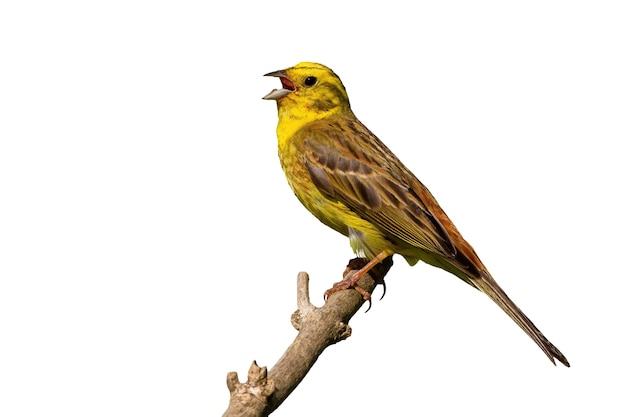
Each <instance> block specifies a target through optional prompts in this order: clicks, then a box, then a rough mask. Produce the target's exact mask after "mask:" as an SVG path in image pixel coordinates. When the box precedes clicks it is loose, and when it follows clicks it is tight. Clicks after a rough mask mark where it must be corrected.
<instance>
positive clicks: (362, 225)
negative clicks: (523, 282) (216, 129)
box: [264, 62, 569, 366]
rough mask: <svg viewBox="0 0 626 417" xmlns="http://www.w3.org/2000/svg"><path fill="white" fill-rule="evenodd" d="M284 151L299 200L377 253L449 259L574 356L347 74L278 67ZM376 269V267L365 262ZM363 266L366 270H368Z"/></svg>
mask: <svg viewBox="0 0 626 417" xmlns="http://www.w3.org/2000/svg"><path fill="white" fill-rule="evenodd" d="M266 75H269V76H275V77H279V78H280V80H281V83H282V87H283V88H281V89H279V90H273V91H272V92H271V93H269V94H268V95H266V96H265V97H264V98H265V99H271V100H276V102H277V104H278V115H279V121H278V127H277V136H278V154H279V158H280V161H281V165H282V168H283V170H284V171H285V175H286V177H287V181H288V182H289V185H290V186H291V188H292V190H293V191H294V193H295V194H296V196H297V197H298V199H299V200H300V201H301V202H302V204H303V205H304V206H305V207H306V208H307V209H308V210H309V211H310V212H311V213H312V214H313V215H315V216H316V217H317V218H318V219H319V220H321V221H322V222H323V223H324V224H326V225H327V226H329V227H332V228H333V229H335V230H337V231H338V232H340V233H342V234H344V235H346V236H348V237H349V239H350V244H351V246H352V248H353V250H354V251H355V252H356V253H357V254H359V255H360V256H364V257H365V258H367V259H368V260H370V261H372V260H373V261H372V262H370V264H372V265H370V267H371V266H373V264H374V263H376V262H380V261H381V260H382V259H384V258H385V257H387V256H390V255H392V254H395V253H397V254H400V255H402V256H403V257H404V258H405V259H406V260H407V261H408V262H409V263H410V264H411V265H414V264H415V263H416V262H417V261H419V260H422V261H424V262H427V263H429V264H431V265H434V266H437V267H440V268H443V269H445V270H446V271H448V272H451V273H452V274H454V275H456V276H457V277H459V278H461V279H462V280H463V281H465V282H467V283H468V284H470V285H472V286H473V287H475V288H478V289H479V290H481V291H482V292H484V293H485V294H487V295H488V296H489V297H490V298H491V299H492V300H493V301H494V302H496V303H497V304H498V305H499V306H500V307H501V308H502V309H503V310H504V311H505V312H506V313H507V314H508V315H509V316H510V317H511V318H512V319H513V320H514V321H515V322H516V323H517V324H518V325H519V326H520V327H521V328H522V329H523V330H524V331H525V332H526V333H527V334H528V335H529V336H530V337H531V338H532V339H533V340H534V341H535V343H537V345H539V347H540V348H541V349H542V350H543V351H544V353H545V354H546V355H547V356H548V357H549V358H550V360H551V361H552V362H553V363H554V359H555V358H556V359H557V360H559V361H560V362H561V363H563V364H564V365H566V366H569V363H568V362H567V359H566V358H565V356H564V355H563V354H562V353H561V352H560V351H559V350H558V349H557V348H556V347H555V346H554V345H553V344H552V343H550V342H549V341H548V339H547V338H546V337H545V336H544V335H543V334H542V333H541V332H540V331H539V330H538V329H537V328H536V327H535V325H534V324H533V323H532V322H531V321H530V320H529V319H528V317H526V316H525V315H524V313H522V311H521V310H520V309H519V308H518V307H517V306H516V305H515V304H514V303H513V302H512V301H511V300H510V299H509V297H508V296H507V295H506V294H505V293H504V291H503V290H502V289H501V288H500V287H499V286H498V284H497V283H496V282H495V280H494V279H493V278H492V277H491V275H490V274H489V272H488V271H487V268H486V267H485V266H484V265H483V263H482V262H481V261H480V259H479V258H478V256H477V255H476V252H475V251H474V249H473V248H472V247H471V246H470V244H469V243H467V242H466V241H465V239H463V237H462V236H461V234H460V233H459V231H458V230H457V228H456V227H455V226H454V224H453V223H452V221H451V220H450V219H449V218H448V216H447V215H446V214H445V213H444V211H443V210H442V209H441V207H440V206H439V204H438V203H437V201H436V200H435V198H434V197H433V196H432V194H431V193H430V192H429V191H428V189H427V188H426V187H425V186H424V185H423V184H422V183H421V182H420V181H419V180H418V179H417V178H416V177H415V176H414V175H413V174H412V173H411V171H409V170H408V169H407V168H406V167H405V166H404V165H403V164H402V162H400V160H399V159H398V158H397V157H396V156H395V155H394V154H393V153H392V152H391V151H390V150H389V149H388V148H387V147H386V146H385V145H384V144H383V143H382V142H381V141H380V140H379V139H378V138H377V137H376V136H375V135H374V134H373V133H372V132H370V131H369V130H368V129H367V127H365V126H364V125H363V124H362V123H361V122H360V121H359V120H358V119H357V118H356V116H355V115H354V113H352V110H351V109H350V103H349V100H348V96H347V93H346V90H345V88H344V86H343V84H342V83H341V80H340V79H339V77H337V75H335V74H334V73H333V72H332V70H330V69H329V68H327V67H325V66H323V65H321V64H316V63H311V62H303V63H300V64H298V65H296V66H294V67H292V68H288V69H286V70H282V71H275V72H272V73H269V74H266ZM366 268H367V269H369V267H366ZM364 272H365V271H364Z"/></svg>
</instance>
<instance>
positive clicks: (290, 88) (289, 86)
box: [263, 70, 296, 100]
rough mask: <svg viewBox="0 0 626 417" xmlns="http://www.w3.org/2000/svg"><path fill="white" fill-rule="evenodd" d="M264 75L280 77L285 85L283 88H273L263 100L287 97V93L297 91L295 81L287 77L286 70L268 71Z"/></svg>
mask: <svg viewBox="0 0 626 417" xmlns="http://www.w3.org/2000/svg"><path fill="white" fill-rule="evenodd" d="M264 76H265V77H278V78H280V83H281V84H282V85H283V88H281V89H278V90H277V89H273V90H272V91H271V92H270V93H269V94H267V95H266V96H264V97H263V100H278V99H279V98H282V97H285V96H286V95H287V94H289V93H292V92H294V91H296V86H295V85H294V84H293V81H291V80H290V79H289V78H287V76H286V74H285V71H284V70H280V71H273V72H268V73H267V74H265V75H264Z"/></svg>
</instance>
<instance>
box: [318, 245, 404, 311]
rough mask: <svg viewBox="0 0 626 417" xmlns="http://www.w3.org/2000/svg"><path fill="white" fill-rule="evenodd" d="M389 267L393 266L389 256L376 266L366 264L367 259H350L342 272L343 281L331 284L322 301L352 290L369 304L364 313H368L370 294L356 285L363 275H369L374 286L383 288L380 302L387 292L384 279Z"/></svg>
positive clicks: (370, 305) (370, 263)
mask: <svg viewBox="0 0 626 417" xmlns="http://www.w3.org/2000/svg"><path fill="white" fill-rule="evenodd" d="M391 265H393V261H392V260H391V256H389V257H387V258H385V259H384V260H382V261H378V263H376V264H372V262H371V261H370V262H368V261H367V259H363V258H354V259H351V260H350V262H348V265H347V266H346V270H345V271H344V272H343V280H342V281H339V282H337V283H335V284H333V286H332V288H330V289H328V290H326V292H325V293H324V299H325V300H327V299H328V298H329V297H330V296H331V295H333V294H334V293H336V292H337V291H341V290H347V289H353V290H356V291H357V292H358V293H359V294H361V296H362V297H363V299H364V300H365V301H367V302H369V306H368V308H367V310H366V312H367V311H369V309H370V308H371V307H372V300H371V299H372V294H370V293H369V292H368V291H367V290H365V289H364V288H362V287H360V286H359V285H358V281H359V280H360V279H361V278H363V276H364V275H365V274H367V273H369V275H370V276H371V277H372V279H373V280H374V281H375V282H376V284H381V285H382V286H383V295H382V296H381V297H380V299H381V300H382V298H383V297H384V296H385V293H386V291H387V286H386V284H385V280H384V277H385V275H386V274H387V272H388V271H389V268H391ZM353 271H356V272H355V273H353V274H352V275H350V272H353Z"/></svg>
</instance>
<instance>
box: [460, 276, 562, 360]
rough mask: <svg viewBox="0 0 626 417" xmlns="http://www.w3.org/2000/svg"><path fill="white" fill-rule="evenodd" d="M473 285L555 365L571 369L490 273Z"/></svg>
mask: <svg viewBox="0 0 626 417" xmlns="http://www.w3.org/2000/svg"><path fill="white" fill-rule="evenodd" d="M470 280H471V282H472V284H474V285H475V286H476V287H478V288H479V289H480V290H481V291H482V292H484V293H485V294H487V295H488V296H489V298H491V299H492V300H493V301H494V302H495V303H496V304H497V305H499V306H500V308H502V310H504V312H505V313H506V314H508V315H509V317H511V318H512V319H513V321H515V323H517V325H518V326H519V327H521V328H522V330H524V331H525V332H526V334H527V335H528V336H530V338H531V339H533V340H534V341H535V343H536V344H537V345H538V346H539V347H540V348H541V350H543V352H544V353H545V354H546V356H548V358H550V360H551V361H552V363H553V364H555V365H556V362H555V361H554V360H555V359H556V360H558V361H559V362H561V363H562V364H563V365H565V366H567V367H569V362H568V361H567V359H566V358H565V355H563V354H562V353H561V351H559V350H558V349H557V347H556V346H554V345H553V344H552V343H551V342H550V341H549V340H548V339H547V338H546V337H545V336H544V335H543V333H541V331H540V330H539V329H538V328H537V326H535V325H534V324H533V322H532V321H530V319H529V318H528V317H526V315H525V314H524V313H522V310H520V309H519V307H517V306H516V305H515V303H514V302H513V301H512V300H511V299H510V298H509V296H508V295H506V293H505V292H504V290H503V289H502V288H500V286H499V285H498V284H497V283H496V281H495V280H494V279H493V278H492V277H491V275H489V273H488V272H483V273H482V275H481V277H480V278H478V279H476V278H470Z"/></svg>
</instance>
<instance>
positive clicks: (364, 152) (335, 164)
mask: <svg viewBox="0 0 626 417" xmlns="http://www.w3.org/2000/svg"><path fill="white" fill-rule="evenodd" d="M334 123H340V121H336V122H334ZM334 123H333V121H328V120H326V121H324V122H320V123H313V124H311V125H309V126H307V129H306V133H304V134H305V135H306V137H304V138H302V141H301V142H300V143H302V153H301V156H302V157H303V158H304V163H305V165H306V167H307V170H308V172H309V174H310V175H311V178H312V180H313V182H314V184H315V185H316V186H317V187H318V188H319V189H320V190H321V191H322V192H324V193H325V194H326V195H327V196H328V197H329V198H333V199H336V200H337V201H340V202H341V203H342V204H344V205H345V206H347V207H349V208H350V209H351V210H352V211H354V212H355V213H356V214H358V215H359V216H360V217H362V218H363V219H365V220H367V221H368V222H370V223H372V224H374V225H376V226H377V227H379V228H380V229H382V230H384V231H385V232H386V234H389V235H391V236H393V237H395V238H396V239H397V240H399V241H402V242H405V243H406V244H408V245H412V246H415V247H418V248H421V249H423V250H425V251H428V252H431V253H435V254H439V255H442V256H444V257H446V258H450V257H455V255H456V246H455V245H454V243H453V241H452V240H451V238H450V235H449V234H448V232H447V231H446V229H445V228H444V226H443V225H442V224H441V222H440V221H439V219H438V218H437V217H436V216H435V215H434V214H433V212H431V210H429V207H428V205H427V204H428V202H431V204H432V202H434V198H433V197H432V195H430V193H429V192H428V190H427V189H426V188H425V187H424V186H423V185H422V184H421V183H420V182H419V180H417V178H415V176H414V175H413V174H411V172H410V171H409V170H408V169H406V168H405V167H404V166H403V165H402V164H401V163H400V162H399V161H398V160H397V158H395V156H393V154H392V153H391V151H390V150H389V149H387V148H386V147H385V145H384V144H383V143H382V142H381V141H380V140H378V138H376V136H374V134H373V133H371V132H370V131H369V130H367V128H366V127H365V126H363V125H362V124H361V123H360V122H358V120H357V121H355V122H351V123H349V124H348V128H346V127H344V128H343V129H339V128H338V126H337V125H335V124H334ZM424 193H426V195H427V197H429V198H428V202H425V201H424V199H423V198H422V197H421V196H420V195H423V194H424ZM435 204H436V203H435ZM436 207H437V208H438V207H439V206H438V205H436Z"/></svg>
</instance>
